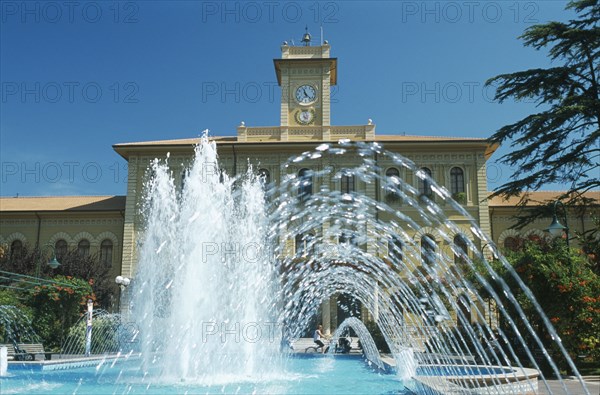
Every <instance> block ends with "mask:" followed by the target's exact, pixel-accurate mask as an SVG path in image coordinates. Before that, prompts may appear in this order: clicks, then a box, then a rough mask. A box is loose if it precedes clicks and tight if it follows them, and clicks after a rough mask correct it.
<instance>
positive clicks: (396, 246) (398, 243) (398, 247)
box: [388, 236, 404, 262]
mask: <svg viewBox="0 0 600 395" xmlns="http://www.w3.org/2000/svg"><path fill="white" fill-rule="evenodd" d="M403 248H404V243H402V240H400V238H399V237H398V236H394V237H392V240H390V241H388V256H389V257H390V260H391V261H392V262H400V261H402V258H403V257H402V249H403Z"/></svg>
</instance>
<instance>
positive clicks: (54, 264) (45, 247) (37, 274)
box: [35, 244, 60, 277]
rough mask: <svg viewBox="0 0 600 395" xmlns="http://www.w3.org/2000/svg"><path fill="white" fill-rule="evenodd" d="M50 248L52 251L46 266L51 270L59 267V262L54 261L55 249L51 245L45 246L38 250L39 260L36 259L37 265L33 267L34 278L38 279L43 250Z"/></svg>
mask: <svg viewBox="0 0 600 395" xmlns="http://www.w3.org/2000/svg"><path fill="white" fill-rule="evenodd" d="M47 248H51V249H52V259H50V260H49V261H48V262H47V263H46V265H48V266H50V268H51V269H56V268H57V267H59V266H60V262H59V261H58V260H57V259H56V249H55V248H54V246H53V245H52V244H46V245H44V246H42V248H40V258H39V259H38V262H37V265H36V267H35V276H36V277H39V276H40V272H41V271H42V258H43V257H44V249H47Z"/></svg>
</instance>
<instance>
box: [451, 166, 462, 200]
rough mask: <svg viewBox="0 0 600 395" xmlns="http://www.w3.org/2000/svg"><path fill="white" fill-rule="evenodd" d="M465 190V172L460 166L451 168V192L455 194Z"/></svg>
mask: <svg viewBox="0 0 600 395" xmlns="http://www.w3.org/2000/svg"><path fill="white" fill-rule="evenodd" d="M464 191H465V174H464V172H463V169H461V168H460V167H453V168H452V169H450V193H451V194H452V195H455V194H457V193H461V192H464Z"/></svg>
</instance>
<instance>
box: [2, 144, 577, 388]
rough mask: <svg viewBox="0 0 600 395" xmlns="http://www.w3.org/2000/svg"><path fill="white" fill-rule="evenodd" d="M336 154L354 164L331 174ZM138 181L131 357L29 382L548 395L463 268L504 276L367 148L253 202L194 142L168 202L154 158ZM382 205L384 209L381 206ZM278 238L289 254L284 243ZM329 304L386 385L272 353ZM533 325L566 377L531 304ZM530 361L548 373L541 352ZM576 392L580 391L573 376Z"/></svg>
mask: <svg viewBox="0 0 600 395" xmlns="http://www.w3.org/2000/svg"><path fill="white" fill-rule="evenodd" d="M350 156H351V157H352V158H353V159H354V158H359V159H360V164H359V165H358V166H354V167H347V168H344V167H342V166H340V164H343V163H345V162H348V163H350V161H348V160H346V158H348V157H350ZM352 163H356V161H355V160H353V161H352ZM384 166H386V167H387V166H395V167H397V168H399V169H403V171H406V172H408V173H409V174H415V175H416V177H418V178H419V179H422V180H425V181H426V182H427V183H428V184H429V185H430V186H431V191H432V195H431V196H421V193H420V192H419V191H418V190H416V189H415V188H414V187H413V186H412V185H410V184H409V183H407V182H405V181H404V180H403V179H401V178H400V177H396V176H393V177H386V176H383V175H381V173H382V168H384ZM305 168H306V169H313V170H312V171H308V172H307V171H302V172H301V171H300V170H302V169H305ZM150 172H151V174H152V177H150V178H149V181H148V182H147V184H146V189H147V199H146V201H145V204H144V207H143V210H142V215H143V217H144V221H145V228H144V229H145V230H144V232H143V234H140V235H139V240H140V249H139V253H138V256H139V264H138V270H137V273H136V275H135V277H134V280H133V281H132V285H131V286H130V289H129V290H128V292H129V291H130V295H131V300H130V305H129V308H130V309H131V310H130V311H129V317H130V319H131V320H134V321H135V323H136V327H137V328H138V329H139V343H138V345H139V351H140V352H141V357H140V358H139V359H136V358H133V357H131V358H126V361H125V362H124V363H122V364H117V363H115V362H111V363H101V364H99V365H98V366H97V367H96V368H95V369H94V371H93V372H72V373H70V374H71V376H70V377H72V378H73V377H79V381H76V382H77V383H78V384H77V385H76V386H75V387H68V386H66V384H64V383H65V382H66V381H65V379H64V377H61V378H60V380H59V379H58V378H54V379H53V378H52V377H51V376H44V383H46V384H48V383H56V385H57V386H58V387H57V391H58V392H85V389H86V388H91V389H90V390H89V391H87V392H92V393H94V392H97V393H109V392H110V393H120V392H136V393H139V392H145V391H150V392H152V391H154V392H158V393H164V392H192V393H199V392H200V393H221V392H225V393H231V392H241V393H249V392H259V393H263V392H265V393H305V392H320V393H334V392H337V393H356V392H371V393H373V392H376V393H397V394H405V393H406V394H409V393H426V394H438V393H477V394H484V393H489V394H501V393H507V394H508V393H514V394H523V393H536V392H537V390H538V382H539V383H540V384H539V385H541V386H544V387H545V388H546V390H547V392H549V393H552V392H553V390H552V389H551V388H550V386H549V385H548V383H547V379H546V376H544V374H543V372H540V369H539V363H540V359H539V358H534V355H533V354H534V352H533V348H534V347H535V348H541V349H542V350H545V348H544V347H543V342H542V340H543V339H541V338H540V336H539V335H538V333H537V332H536V330H535V329H534V328H533V327H532V326H531V325H530V324H529V322H528V321H527V320H526V319H525V318H524V317H523V316H521V315H516V316H514V315H511V314H509V313H508V311H509V307H510V309H515V310H516V311H518V312H519V311H521V310H520V307H519V305H518V303H517V302H516V300H515V299H514V298H511V297H510V292H509V291H508V287H507V286H506V285H505V284H504V285H503V290H504V291H503V292H504V294H505V296H506V297H507V299H505V298H502V297H500V295H499V294H497V293H496V292H495V288H494V287H493V286H492V284H489V283H487V282H486V280H485V277H484V276H483V275H481V273H480V272H477V271H476V270H473V269H474V264H473V260H477V261H478V263H479V264H478V266H480V267H482V268H483V269H479V270H484V271H485V272H488V273H490V274H492V275H493V274H494V273H493V270H492V267H491V264H490V262H489V260H488V259H490V257H488V256H486V255H485V254H482V253H481V248H480V246H483V245H486V244H487V245H489V246H490V248H491V250H492V252H493V254H494V255H495V256H497V257H499V259H500V261H501V262H502V263H503V264H504V265H505V267H506V268H507V270H509V271H510V270H512V269H511V268H510V265H509V264H508V262H507V261H506V259H505V258H504V257H502V255H501V254H500V252H499V251H498V249H497V248H496V247H495V245H494V244H493V242H492V241H491V240H490V239H489V237H488V236H487V235H485V234H484V233H483V232H482V231H481V230H480V229H479V227H478V226H477V224H476V222H475V221H474V220H473V219H472V218H471V216H470V215H469V214H468V213H467V212H466V210H465V209H464V208H463V207H462V206H461V205H460V204H458V203H456V202H455V201H454V200H452V198H451V197H450V195H449V193H448V191H446V190H445V189H444V188H441V187H439V186H438V185H437V184H436V183H435V182H434V181H433V180H431V179H430V178H428V175H427V174H425V173H424V172H422V171H420V170H419V169H418V167H416V166H415V164H414V163H412V162H411V161H410V160H408V159H406V158H404V157H402V156H400V155H399V154H396V153H391V152H387V151H385V150H384V149H383V148H382V147H381V146H380V145H379V144H377V143H361V142H359V143H353V142H350V141H340V142H339V143H337V144H333V143H332V144H321V145H319V146H318V147H316V149H315V150H314V151H310V152H306V153H303V154H302V155H299V156H296V157H293V158H291V159H290V160H289V161H287V162H286V163H285V164H284V165H283V166H282V177H281V180H280V183H279V185H278V186H277V187H275V186H270V188H267V189H266V190H265V186H264V185H263V183H262V180H261V179H260V178H259V177H257V176H255V175H254V170H253V169H252V167H251V166H249V169H248V171H247V172H246V173H245V174H244V175H243V176H242V177H239V178H236V179H232V178H229V177H228V176H227V174H225V172H223V171H222V169H220V167H219V165H218V160H217V153H216V145H215V144H214V143H211V142H209V141H208V139H207V137H206V136H204V137H203V139H202V142H201V143H200V144H199V145H198V146H197V147H196V156H195V159H194V162H193V164H192V166H191V167H190V168H189V170H188V171H187V173H186V177H185V185H184V187H183V189H182V190H181V191H180V190H179V188H177V187H176V185H175V182H174V180H173V177H172V176H171V173H170V170H169V158H167V159H166V160H165V161H163V162H161V161H159V160H155V161H154V163H153V164H152V166H151V169H150ZM298 174H302V176H298ZM349 178H351V179H352V180H354V181H355V182H356V181H358V182H360V183H361V185H362V187H364V188H363V189H364V190H367V191H370V192H369V193H368V194H367V193H361V192H358V191H347V193H341V192H338V191H337V190H339V188H337V187H335V186H336V185H338V184H339V183H340V181H342V180H345V181H348V179H349ZM334 187H335V188H334ZM381 193H386V194H389V195H390V196H392V197H393V198H394V199H390V200H389V203H387V202H386V200H385V199H382V198H381ZM374 197H377V198H374ZM449 216H452V217H453V218H454V217H456V218H460V220H459V221H457V222H454V221H451V220H450V219H449V218H448V217H449ZM457 237H458V238H457ZM293 240H296V241H300V242H301V243H299V244H298V245H300V246H301V248H295V249H294V248H293V247H291V241H293ZM458 240H462V241H460V242H457V241H458ZM439 245H446V246H448V250H450V251H452V254H447V253H445V252H444V249H440V248H439ZM465 247H466V248H465ZM454 255H456V256H458V257H459V258H460V263H461V264H456V262H457V261H456V259H455V256H454ZM471 257H473V258H471ZM468 271H472V272H474V273H475V274H474V275H468V274H472V273H467V272H468ZM478 273H479V274H478ZM511 273H512V274H513V275H514V277H515V281H517V283H518V284H520V286H522V287H524V285H523V283H522V282H519V279H518V276H517V275H516V273H514V271H512V272H511ZM496 278H499V277H497V276H496ZM474 282H477V285H480V286H483V287H484V288H485V289H486V290H487V292H488V293H489V294H490V295H491V298H492V299H493V301H494V304H495V308H496V311H497V314H498V315H499V316H500V318H501V319H502V322H504V323H505V325H504V326H502V327H500V326H497V325H496V324H494V323H493V322H488V320H487V319H488V317H489V315H490V311H489V310H487V309H486V306H488V304H487V303H486V302H485V301H484V300H483V298H482V296H481V295H479V294H478V293H477V292H476V287H475V285H476V284H475V283H474ZM341 294H345V295H351V296H352V297H353V298H354V299H356V301H358V302H360V304H361V305H362V307H363V310H364V311H366V312H367V315H366V316H365V317H363V318H364V319H370V320H372V321H374V322H375V323H376V324H377V326H378V327H379V328H380V330H381V332H382V335H383V337H384V339H385V341H386V342H387V344H388V346H389V348H390V355H391V359H392V362H391V363H390V365H391V366H392V368H393V369H395V371H396V372H397V374H396V375H389V374H380V373H377V371H378V370H375V371H374V370H373V369H372V368H371V367H369V365H368V364H362V363H361V362H360V361H359V360H357V359H356V358H354V357H352V356H343V357H338V356H331V357H329V356H322V355H318V354H311V355H307V356H306V357H305V358H301V357H300V356H299V355H289V354H287V353H281V352H280V345H281V344H282V343H285V342H287V341H289V340H293V339H297V338H299V337H301V335H302V333H303V332H304V331H305V330H306V328H307V327H308V325H309V323H310V321H311V318H312V317H313V316H314V315H315V314H316V313H317V312H318V311H319V308H320V306H321V305H322V303H323V302H326V301H329V300H331V299H332V298H333V299H335V298H336V297H337V295H341ZM505 300H508V302H506V301H505ZM538 313H539V316H540V317H541V318H542V321H543V323H544V330H545V331H546V332H547V333H548V334H549V336H551V337H552V339H553V341H554V343H555V344H556V347H557V348H558V349H559V350H560V351H561V353H562V356H563V357H564V358H565V359H566V360H567V361H569V364H570V366H571V367H572V368H573V370H574V371H575V372H576V369H575V366H574V365H573V363H572V361H571V360H570V358H569V356H568V354H567V353H566V351H565V350H564V348H563V347H562V345H561V344H560V338H559V337H558V336H557V334H556V332H555V330H554V329H553V327H552V325H551V324H550V322H549V321H548V319H547V318H546V317H545V315H544V313H543V312H542V311H541V309H539V306H538ZM348 327H352V328H353V329H354V330H355V331H357V332H358V333H359V337H360V339H361V344H362V346H363V350H365V354H366V358H367V359H369V360H371V365H372V366H377V365H378V364H379V353H378V352H377V350H376V348H374V345H373V344H372V342H371V341H370V340H369V339H370V335H369V334H368V333H364V332H365V330H366V329H365V327H364V325H363V324H362V322H361V321H359V320H358V319H356V318H355V319H350V320H347V321H345V322H344V323H342V324H341V325H340V326H339V329H338V330H339V331H343V330H345V328H348ZM340 333H341V332H340ZM492 335H493V336H495V339H496V340H498V341H501V342H502V346H501V347H494V340H493V339H494V338H493V337H492ZM334 336H335V335H334ZM526 339H527V340H526ZM543 360H544V361H545V363H547V364H548V365H549V366H550V368H551V369H552V371H554V373H555V374H557V376H558V369H557V367H556V365H555V364H554V362H553V360H552V358H551V357H550V355H549V354H548V353H547V352H545V353H544V354H543ZM529 366H533V367H534V369H529V368H528V367H529ZM558 381H559V382H560V383H561V384H562V390H563V391H564V393H569V391H568V390H567V388H566V385H565V383H564V382H563V381H562V380H560V379H558ZM19 383H21V382H19ZM58 383H60V384H58ZM579 383H580V388H581V390H582V392H584V393H586V394H589V391H588V390H587V389H586V388H585V384H584V382H583V381H582V380H581V378H580V377H579ZM88 384H89V385H90V386H91V387H86V385H88ZM4 385H7V386H8V387H9V388H12V387H11V385H10V383H5V384H3V388H4ZM27 391H28V392H30V393H35V392H36V391H38V392H43V391H46V392H51V390H48V389H47V388H43V391H42V390H38V389H35V388H33V389H32V388H31V386H30V387H27ZM554 392H555V393H556V392H557V390H554Z"/></svg>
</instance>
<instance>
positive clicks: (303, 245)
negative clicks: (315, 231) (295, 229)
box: [295, 233, 313, 256]
mask: <svg viewBox="0 0 600 395" xmlns="http://www.w3.org/2000/svg"><path fill="white" fill-rule="evenodd" d="M312 239H313V235H311V234H310V233H309V234H305V235H304V234H298V235H296V239H295V243H296V255H297V256H306V255H308V253H312V252H313V248H312V245H313V243H312Z"/></svg>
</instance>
